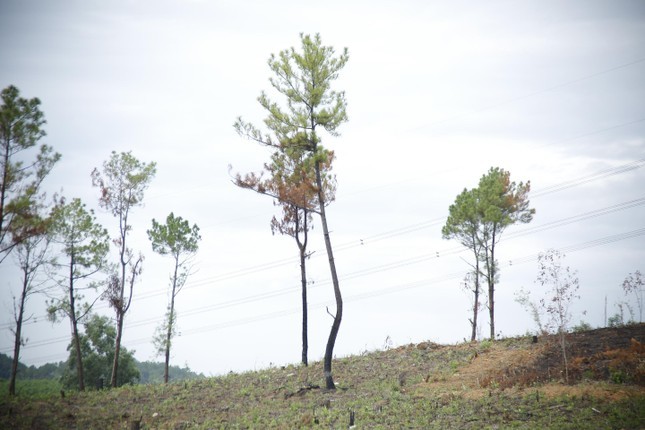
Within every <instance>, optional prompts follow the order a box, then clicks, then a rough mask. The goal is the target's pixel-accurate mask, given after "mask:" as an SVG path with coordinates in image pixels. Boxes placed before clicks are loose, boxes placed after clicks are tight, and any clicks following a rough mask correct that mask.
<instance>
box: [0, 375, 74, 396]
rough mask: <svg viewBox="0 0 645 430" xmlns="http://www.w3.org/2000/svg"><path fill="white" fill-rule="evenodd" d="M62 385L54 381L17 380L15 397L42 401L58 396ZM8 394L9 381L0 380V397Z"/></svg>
mask: <svg viewBox="0 0 645 430" xmlns="http://www.w3.org/2000/svg"><path fill="white" fill-rule="evenodd" d="M62 388H63V387H62V385H61V384H60V383H59V382H58V381H57V380H54V379H26V380H21V379H18V380H17V381H16V395H17V396H19V397H21V398H29V399H44V398H48V397H51V396H56V395H60V390H61V389H62ZM8 392H9V381H8V380H5V379H0V397H2V396H6V395H7V393H8Z"/></svg>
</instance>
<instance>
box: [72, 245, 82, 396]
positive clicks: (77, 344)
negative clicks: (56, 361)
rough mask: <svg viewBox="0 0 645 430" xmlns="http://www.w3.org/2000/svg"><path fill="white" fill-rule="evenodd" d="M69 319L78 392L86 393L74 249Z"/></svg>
mask: <svg viewBox="0 0 645 430" xmlns="http://www.w3.org/2000/svg"><path fill="white" fill-rule="evenodd" d="M69 319H70V322H71V324H72V339H73V340H74V349H76V373H77V376H78V390H79V391H85V375H84V373H83V355H82V354H81V340H80V338H79V335H78V320H77V319H76V299H75V297H74V249H73V248H72V252H71V256H70V263H69Z"/></svg>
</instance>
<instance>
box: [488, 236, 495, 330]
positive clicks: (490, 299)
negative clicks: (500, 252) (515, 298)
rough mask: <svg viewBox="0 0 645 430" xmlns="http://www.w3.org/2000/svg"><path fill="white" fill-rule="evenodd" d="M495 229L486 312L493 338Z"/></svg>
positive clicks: (491, 250) (489, 265) (489, 264)
mask: <svg viewBox="0 0 645 430" xmlns="http://www.w3.org/2000/svg"><path fill="white" fill-rule="evenodd" d="M495 230H496V228H495V227H493V238H492V241H491V246H490V261H489V262H488V270H489V272H488V273H489V277H488V312H489V315H490V339H491V340H495V275H496V273H495V272H496V271H497V267H496V264H495Z"/></svg>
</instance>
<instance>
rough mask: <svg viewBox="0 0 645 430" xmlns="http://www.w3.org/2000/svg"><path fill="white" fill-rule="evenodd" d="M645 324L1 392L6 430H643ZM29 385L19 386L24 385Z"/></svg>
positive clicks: (1, 423)
mask: <svg viewBox="0 0 645 430" xmlns="http://www.w3.org/2000/svg"><path fill="white" fill-rule="evenodd" d="M644 335H645V325H644V324H638V325H631V326H628V327H622V328H614V329H597V330H593V331H589V332H582V333H575V334H569V335H568V337H569V338H568V343H569V348H570V349H569V351H570V354H571V357H572V358H571V362H570V367H571V368H570V370H571V374H570V381H569V384H565V383H564V375H563V372H564V369H563V367H562V360H561V357H560V351H559V340H558V339H557V337H556V336H549V337H542V338H540V340H539V342H538V343H533V341H532V338H531V337H527V336H523V337H518V338H511V339H503V340H499V341H497V342H486V341H485V342H480V343H463V344H459V345H455V346H442V345H437V344H434V343H432V342H422V343H420V344H418V345H404V346H400V347H397V348H391V349H388V350H386V351H376V352H366V353H364V354H362V355H359V356H354V357H346V358H339V359H337V364H336V369H337V370H336V373H335V374H336V384H337V388H338V389H337V390H333V391H332V390H325V389H324V384H323V382H324V381H323V380H321V379H320V375H321V370H322V363H320V362H316V363H312V364H311V365H310V366H309V367H304V366H287V367H280V368H276V367H272V368H269V369H266V370H263V371H260V372H246V373H242V374H234V373H231V374H228V375H225V376H220V377H216V378H208V379H199V380H191V381H182V382H174V383H170V384H167V385H165V384H158V385H147V386H142V385H137V386H124V387H120V388H117V389H110V390H103V391H90V392H83V393H80V392H70V393H67V394H66V396H65V398H61V396H60V394H58V393H56V394H50V395H48V396H29V397H28V398H26V399H25V398H21V397H19V398H18V399H13V398H9V397H7V396H4V397H0V427H2V428H18V429H20V428H39V427H47V428H53V429H56V428H130V426H131V425H132V423H133V422H134V421H140V424H141V428H143V429H149V428H158V429H209V428H263V429H264V428H276V429H291V428H347V427H348V425H349V422H350V414H353V416H354V419H355V425H356V428H371V429H389V428H426V429H444V428H465V429H470V428H472V429H479V428H525V429H529V428H531V429H533V428H553V429H555V428H557V429H568V428H570V429H574V428H575V429H599V428H623V429H636V428H642V417H643V416H645V390H644V389H643V386H644V385H645V369H644V368H643V366H642V363H643V360H644V359H645V347H643V342H645V336H644ZM19 388H20V386H19Z"/></svg>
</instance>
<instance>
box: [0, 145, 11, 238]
mask: <svg viewBox="0 0 645 430" xmlns="http://www.w3.org/2000/svg"><path fill="white" fill-rule="evenodd" d="M9 143H10V138H9V136H7V137H6V138H5V141H4V142H3V146H4V154H2V158H3V161H4V164H3V166H4V170H3V171H2V184H0V245H2V239H4V236H5V234H4V232H5V229H4V227H5V226H4V203H5V200H6V199H7V180H8V179H9Z"/></svg>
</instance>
